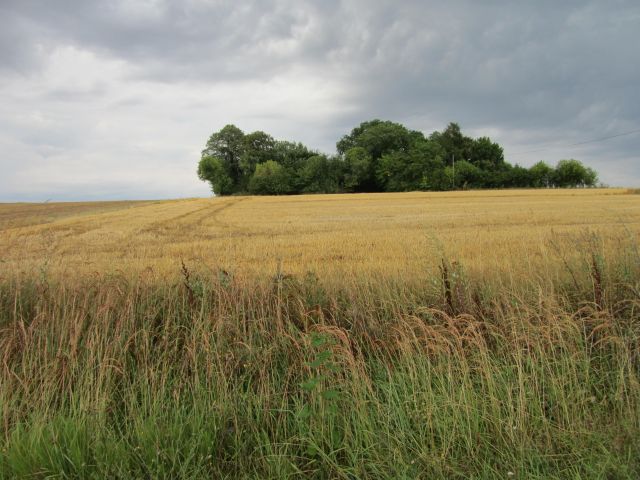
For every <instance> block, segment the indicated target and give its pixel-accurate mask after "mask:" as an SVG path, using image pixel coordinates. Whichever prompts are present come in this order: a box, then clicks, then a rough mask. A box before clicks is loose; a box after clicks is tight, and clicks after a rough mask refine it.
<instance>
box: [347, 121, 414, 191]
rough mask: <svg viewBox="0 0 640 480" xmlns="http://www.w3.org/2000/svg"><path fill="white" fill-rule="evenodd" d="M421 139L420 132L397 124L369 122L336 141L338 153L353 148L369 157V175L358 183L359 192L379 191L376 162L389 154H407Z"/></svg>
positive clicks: (380, 187) (380, 188)
mask: <svg viewBox="0 0 640 480" xmlns="http://www.w3.org/2000/svg"><path fill="white" fill-rule="evenodd" d="M419 137H422V134H421V133H420V132H412V131H410V130H408V129H407V128H406V127H405V126H403V125H400V124H399V123H394V122H389V121H382V120H377V119H376V120H371V121H368V122H363V123H361V124H360V125H359V126H358V127H356V128H354V129H353V130H352V131H351V133H349V134H348V135H345V136H344V137H342V138H341V139H340V141H338V143H337V145H336V147H337V149H338V153H339V154H341V155H346V154H347V152H348V151H349V150H351V149H353V148H362V149H364V150H365V151H366V153H367V154H368V156H369V175H368V176H367V179H366V181H364V182H361V183H360V187H359V189H360V191H365V190H367V191H380V190H382V186H381V185H379V184H377V182H376V179H377V177H376V170H377V166H378V160H379V159H380V158H381V157H382V156H383V155H385V154H387V153H391V152H407V151H408V150H409V148H410V146H411V145H412V143H413V142H414V141H415V140H416V138H419Z"/></svg>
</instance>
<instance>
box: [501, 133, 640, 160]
mask: <svg viewBox="0 0 640 480" xmlns="http://www.w3.org/2000/svg"><path fill="white" fill-rule="evenodd" d="M638 132H640V128H638V129H636V130H631V131H629V132H623V133H617V134H615V135H609V136H607V137H601V138H595V139H593V140H585V141H583V142H577V143H570V144H568V145H557V146H554V147H543V148H537V149H535V150H527V151H524V152H517V153H511V154H509V156H514V155H524V154H525V153H536V152H544V151H546V150H551V149H554V148H566V147H575V146H578V145H586V144H587V143H596V142H603V141H605V140H609V139H611V138H617V137H623V136H625V135H632V134H634V133H638Z"/></svg>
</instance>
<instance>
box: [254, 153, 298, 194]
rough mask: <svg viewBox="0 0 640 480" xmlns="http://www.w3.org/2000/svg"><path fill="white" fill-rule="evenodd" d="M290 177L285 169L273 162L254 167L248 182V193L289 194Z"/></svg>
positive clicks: (268, 161) (269, 161)
mask: <svg viewBox="0 0 640 480" xmlns="http://www.w3.org/2000/svg"><path fill="white" fill-rule="evenodd" d="M291 191H292V190H291V177H290V176H289V174H288V172H287V170H286V169H285V167H283V166H282V165H280V164H279V163H278V162H275V161H273V160H267V161H266V162H264V163H259V164H258V165H256V170H255V172H253V175H252V176H251V179H250V180H249V192H250V193H253V194H257V195H283V194H286V193H291Z"/></svg>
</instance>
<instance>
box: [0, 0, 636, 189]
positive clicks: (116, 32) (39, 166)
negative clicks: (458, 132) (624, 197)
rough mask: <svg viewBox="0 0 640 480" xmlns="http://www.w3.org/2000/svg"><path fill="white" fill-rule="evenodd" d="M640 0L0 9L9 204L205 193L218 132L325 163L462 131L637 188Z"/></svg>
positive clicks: (2, 184)
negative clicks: (257, 139)
mask: <svg viewBox="0 0 640 480" xmlns="http://www.w3.org/2000/svg"><path fill="white" fill-rule="evenodd" d="M638 45H640V2H639V1H638V0H628V1H625V0H606V1H604V0H603V1H588V0H580V1H572V0H563V1H561V2H560V1H551V0H538V1H534V2H530V1H524V0H521V1H519V0H503V1H499V0H485V1H482V2H477V1H472V0H469V1H457V0H452V1H449V2H435V1H424V0H415V1H414V0H408V1H397V0H396V1H382V0H362V1H360V0H344V1H338V0H322V1H320V0H318V1H314V2H312V1H301V0H281V1H268V0H266V1H265V0H261V1H242V2H238V1H235V2H233V1H224V0H211V1H207V0H186V1H177V0H166V1H162V0H144V1H134V0H122V1H108V0H101V1H98V0H95V1H91V0H56V1H50V0H40V1H38V0H0V201H22V200H27V201H45V200H48V199H52V200H82V199H87V200H94V199H124V198H128V199H136V198H178V197H191V196H207V195H209V194H210V192H209V188H208V186H207V184H205V183H203V182H200V181H199V180H198V179H197V176H196V173H195V171H196V166H197V162H198V160H199V157H200V151H201V150H202V148H203V146H204V144H205V142H206V140H207V138H208V136H209V135H210V134H211V133H212V132H214V131H217V130H219V129H220V128H222V127H223V126H224V125H225V124H227V123H233V124H236V125H237V126H238V127H240V128H241V129H243V130H244V131H246V132H249V131H253V130H264V131H266V132H268V133H270V134H271V135H273V136H274V137H275V138H278V139H288V140H296V141H301V142H303V143H305V144H306V145H308V146H309V147H311V148H314V149H318V150H320V151H323V152H326V153H333V152H334V151H335V142H336V140H338V139H339V137H340V136H341V135H343V134H345V133H348V132H349V131H350V130H351V128H353V127H354V126H356V125H357V124H359V123H360V122H362V121H364V120H370V119H373V118H381V119H385V120H392V121H396V122H401V123H403V124H405V125H406V126H408V127H409V128H412V129H416V130H422V131H423V132H425V133H426V134H429V133H431V132H432V131H434V130H438V129H442V128H444V127H445V126H446V124H447V123H448V122H450V121H456V122H458V123H459V124H460V125H461V127H462V129H463V131H464V132H465V133H467V134H469V135H473V136H479V135H489V136H490V137H491V138H492V139H493V140H495V141H497V142H499V143H500V144H501V145H503V147H504V148H505V154H506V159H507V160H508V161H510V162H511V163H520V164H521V165H525V166H529V165H531V164H533V163H534V162H535V161H537V160H546V161H548V162H550V163H555V162H556V161H557V160H559V159H561V158H577V159H579V160H581V161H583V162H584V163H586V164H587V165H589V166H591V167H593V168H595V169H596V170H597V171H598V172H599V173H600V177H601V180H602V181H603V182H605V183H607V184H610V185H619V186H640V156H639V154H638V152H640V131H639V132H636V133H633V134H629V135H624V136H618V137H616V138H611V139H608V140H604V141H600V142H591V143H584V144H582V145H574V146H570V145H571V144H576V143H581V142H585V141H589V140H595V139H600V138H603V137H608V136H612V135H617V134H620V133H626V132H631V131H634V130H640V93H639V92H640V48H639V47H638Z"/></svg>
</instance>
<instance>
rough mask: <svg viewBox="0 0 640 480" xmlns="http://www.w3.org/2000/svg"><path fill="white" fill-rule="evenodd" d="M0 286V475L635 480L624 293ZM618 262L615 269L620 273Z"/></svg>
mask: <svg viewBox="0 0 640 480" xmlns="http://www.w3.org/2000/svg"><path fill="white" fill-rule="evenodd" d="M585 258H586V260H585V262H583V264H579V265H573V266H572V272H571V275H567V276H566V278H564V277H557V278H554V279H550V280H547V281H545V282H542V281H541V280H540V279H535V278H534V279H531V280H529V281H528V282H525V281H524V280H522V279H518V283H514V284H504V283H503V284H498V283H496V284H491V283H488V282H486V281H485V282H483V281H481V279H477V278H470V277H468V276H465V275H464V270H463V269H462V268H461V267H460V266H459V265H456V264H454V263H453V262H451V263H449V262H447V261H445V262H443V263H442V265H443V266H442V268H441V270H440V272H439V274H438V275H437V276H436V277H435V278H434V279H432V281H430V282H427V283H426V284H425V285H422V286H420V285H419V284H417V283H416V282H415V281H412V282H408V283H406V282H404V281H403V280H402V279H401V278H400V279H396V280H395V281H391V280H385V281H382V280H378V281H373V280H371V279H363V280H362V281H355V280H353V281H352V282H351V283H348V284H347V282H345V283H344V284H342V285H340V284H336V283H335V282H333V283H331V284H325V283H323V282H322V279H320V278H318V277H317V276H314V275H313V274H307V275H305V276H291V275H285V274H283V273H282V272H280V271H278V273H277V275H276V276H275V277H272V278H269V279H264V280H262V281H260V280H258V279H251V280H250V279H246V278H242V277H240V276H238V275H232V274H231V273H229V272H227V271H218V272H214V273H213V274H211V275H209V276H206V275H204V274H200V275H196V274H194V273H192V272H190V271H189V269H188V267H187V266H186V265H184V264H182V265H181V267H180V268H181V269H182V271H183V279H182V280H176V281H175V282H155V283H154V282H151V281H147V280H144V279H141V280H139V281H130V280H125V279H124V278H119V277H116V276H111V277H99V276H97V277H94V279H93V280H90V279H84V280H82V281H77V282H75V283H74V284H73V285H72V284H70V283H62V282H59V281H55V280H53V279H47V281H46V282H45V281H43V280H42V279H39V278H34V279H31V280H28V279H21V280H16V281H9V280H6V281H3V282H2V283H1V284H0V358H1V359H2V363H1V367H0V368H1V370H0V371H1V374H0V375H1V377H0V378H1V380H2V381H1V385H2V388H1V389H0V418H1V420H2V438H1V439H0V451H1V456H0V476H1V477H3V478H14V477H15V478H24V477H34V478H50V477H56V478H203V477H213V478H348V479H355V478H470V477H475V478H495V477H502V478H504V477H508V476H513V477H516V478H540V479H542V478H545V479H547V478H637V477H638V476H639V475H640V462H639V460H638V459H639V458H640V444H639V443H638V442H637V440H636V439H637V438H640V409H639V406H640V382H639V381H638V380H639V378H638V377H639V375H640V355H639V352H640V343H639V338H640V322H639V319H638V307H640V297H639V296H638V295H637V292H638V291H640V289H639V286H640V280H639V279H640V276H639V275H638V268H639V265H638V264H637V263H636V262H635V261H634V260H633V258H634V257H633V256H624V255H622V256H621V257H620V258H621V261H620V262H622V263H619V264H615V263H611V262H609V263H607V262H604V260H602V259H601V258H599V257H595V256H593V255H592V256H589V257H588V258H587V257H585ZM623 267H624V268H623Z"/></svg>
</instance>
